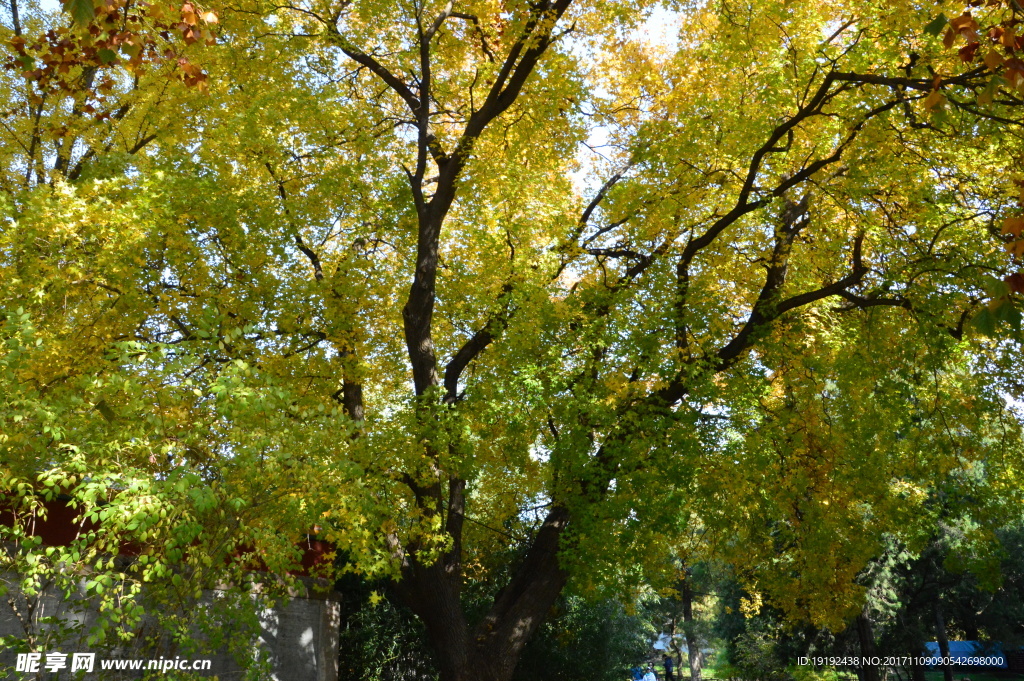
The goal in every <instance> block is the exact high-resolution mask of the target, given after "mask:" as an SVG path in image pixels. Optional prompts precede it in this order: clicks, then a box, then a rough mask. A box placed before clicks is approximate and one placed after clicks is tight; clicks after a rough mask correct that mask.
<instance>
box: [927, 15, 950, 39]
mask: <svg viewBox="0 0 1024 681" xmlns="http://www.w3.org/2000/svg"><path fill="white" fill-rule="evenodd" d="M948 23H949V19H947V18H946V15H945V14H940V15H939V16H937V17H935V18H934V19H932V20H931V21H930V22H928V25H927V26H925V27H924V32H925V33H927V34H928V35H933V36H936V37H938V35H939V34H940V33H942V29H944V28H946V24H948Z"/></svg>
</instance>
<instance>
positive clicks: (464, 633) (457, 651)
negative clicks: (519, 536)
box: [398, 507, 569, 681]
mask: <svg viewBox="0 0 1024 681" xmlns="http://www.w3.org/2000/svg"><path fill="white" fill-rule="evenodd" d="M568 520H569V516H568V512H567V511H566V510H565V509H562V508H559V507H556V508H553V509H552V510H551V511H550V512H549V513H548V516H547V518H546V519H545V520H544V523H543V524H542V525H541V528H540V530H539V531H538V532H537V536H536V538H535V539H534V541H533V544H532V545H531V547H530V549H529V551H527V554H526V557H525V558H524V559H523V562H522V563H521V564H520V565H519V567H518V569H517V570H516V572H515V574H514V576H513V577H512V579H511V581H510V582H509V583H508V585H507V586H506V587H505V588H504V589H502V590H501V592H499V593H498V595H497V596H496V597H495V599H494V603H493V604H492V606H491V608H490V610H489V611H488V613H487V614H486V616H485V617H484V618H483V620H481V621H480V622H479V624H477V625H476V626H475V627H474V628H472V629H470V628H469V627H468V625H467V622H466V619H465V615H464V613H463V609H462V603H461V598H460V596H461V594H460V588H459V587H460V585H461V579H462V575H461V571H460V570H459V569H457V566H456V564H455V562H454V560H446V559H442V560H439V561H437V562H436V563H434V564H432V565H428V566H422V565H417V564H415V563H411V565H410V567H409V568H408V569H407V570H406V571H405V573H404V574H403V578H402V582H401V583H400V584H399V585H398V593H399V595H400V597H401V598H402V599H403V600H404V601H405V602H406V604H407V605H408V606H409V607H410V608H411V609H412V610H413V612H415V613H416V614H417V615H418V616H419V617H420V619H421V620H422V621H423V624H424V625H425V627H426V630H427V635H428V637H429V638H430V642H431V644H432V646H433V648H434V651H435V654H436V656H437V662H438V667H439V671H440V673H441V677H440V678H441V681H509V679H511V678H512V674H513V672H515V668H516V664H518V662H519V656H520V655H521V654H522V651H523V647H524V646H525V645H526V643H527V641H529V639H530V637H531V636H532V635H533V633H534V632H535V631H536V629H537V627H538V626H539V625H540V624H541V622H543V621H544V618H545V617H546V616H547V615H548V612H549V611H550V610H551V607H552V606H553V605H554V603H555V601H556V600H557V598H558V596H559V594H561V592H562V589H563V588H564V587H565V583H566V580H567V574H566V573H565V571H564V570H562V569H561V567H560V566H559V564H558V549H559V542H560V540H561V537H562V534H563V533H564V531H565V528H566V526H567V525H568ZM452 558H453V557H452Z"/></svg>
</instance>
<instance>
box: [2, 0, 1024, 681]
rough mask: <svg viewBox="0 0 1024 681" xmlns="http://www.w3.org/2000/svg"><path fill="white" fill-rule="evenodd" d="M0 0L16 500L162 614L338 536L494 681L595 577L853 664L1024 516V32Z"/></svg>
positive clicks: (642, 6) (528, 7) (507, 9)
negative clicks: (141, 585)
mask: <svg viewBox="0 0 1024 681" xmlns="http://www.w3.org/2000/svg"><path fill="white" fill-rule="evenodd" d="M7 1H8V3H9V4H8V7H9V10H10V11H9V12H8V14H7V21H6V23H5V26H4V28H3V31H4V36H3V37H4V40H5V42H6V43H7V44H8V45H9V47H10V61H9V62H8V64H9V68H8V70H7V71H6V72H5V73H4V75H3V80H2V82H0V88H2V91H3V97H2V98H3V100H4V101H5V102H6V104H5V107H6V109H5V111H4V119H3V120H4V128H3V131H2V132H0V134H2V135H3V140H4V141H3V145H2V151H0V159H2V161H0V163H2V168H0V170H2V173H3V174H2V176H0V186H2V190H3V194H2V197H0V198H2V201H3V203H2V209H3V212H4V213H3V223H2V233H0V294H2V299H3V306H4V307H3V310H4V312H3V314H4V319H5V339H6V342H7V345H6V346H5V347H6V348H7V349H6V350H5V353H6V354H5V355H4V356H3V368H4V373H3V374H2V378H3V381H4V388H5V391H6V392H5V395H6V397H4V398H3V399H4V400H5V401H4V402H3V405H2V408H3V412H2V416H3V418H4V419H5V420H4V432H3V435H2V436H0V447H2V448H3V450H2V451H3V462H4V465H5V466H6V467H7V468H6V470H5V472H4V478H3V481H4V487H5V488H6V489H7V490H10V491H12V492H18V493H21V494H23V495H24V494H27V493H28V492H26V490H30V489H34V487H35V486H40V485H49V486H50V488H52V489H58V490H60V491H62V492H63V493H65V494H68V495H70V497H71V498H72V499H74V500H76V503H81V504H83V505H84V506H85V507H86V508H87V509H95V508H96V507H95V504H96V503H97V502H98V500H100V499H101V498H104V497H106V498H108V500H113V501H117V500H121V501H123V502H124V504H128V501H127V500H128V499H130V498H134V499H136V503H135V506H131V508H132V509H134V511H132V513H128V512H126V513H125V514H123V515H118V514H116V513H112V512H105V513H98V514H97V516H96V517H97V519H98V520H99V521H102V522H103V523H106V524H105V525H104V527H106V528H108V529H109V530H110V531H111V532H114V533H117V536H118V537H119V540H120V539H124V538H128V537H134V538H135V539H136V540H137V541H141V542H143V543H144V544H146V545H148V546H150V547H151V548H150V549H148V550H149V551H150V552H151V553H152V554H153V556H154V557H153V558H151V559H149V562H148V563H144V564H143V565H142V567H140V568H139V569H141V570H144V571H146V570H148V572H146V574H147V575H148V577H149V578H151V579H158V578H160V577H161V575H163V574H164V572H162V569H163V568H161V570H156V571H154V570H153V568H152V566H153V565H154V564H156V565H161V566H167V569H168V570H170V569H171V568H173V567H174V566H176V565H180V564H181V563H182V562H185V563H188V564H189V565H190V566H191V569H192V570H193V571H194V572H193V573H192V574H195V575H198V574H200V568H203V567H204V566H205V568H206V569H209V570H212V569H213V568H212V567H211V566H216V565H219V564H221V563H220V562H218V560H216V559H212V558H211V553H214V552H216V551H224V552H230V551H234V552H238V551H241V550H246V551H248V550H251V551H254V552H257V553H259V554H261V556H262V558H263V560H264V561H265V563H266V564H268V565H269V566H270V567H272V568H275V569H277V568H279V569H281V570H284V569H285V568H286V567H287V565H288V560H289V558H290V557H291V555H292V553H293V552H292V550H291V546H292V542H293V541H294V539H295V538H296V537H297V536H298V535H300V534H301V533H303V532H306V531H308V530H309V528H311V527H314V526H317V527H319V528H320V529H319V531H320V532H322V534H323V535H324V536H326V537H327V538H329V539H331V540H332V541H333V542H335V543H336V545H337V546H338V547H339V555H340V556H342V559H341V560H340V561H339V562H340V564H344V565H346V566H347V568H348V569H352V570H357V571H366V572H376V573H382V572H383V573H389V574H391V575H393V577H394V578H395V579H396V580H397V585H396V589H397V591H398V593H399V594H400V596H401V598H402V599H403V600H404V602H405V603H406V604H407V605H408V606H409V608H411V610H412V611H413V612H415V613H416V615H417V616H418V617H419V618H420V619H421V620H422V622H423V624H424V626H425V630H426V632H427V635H428V636H429V638H430V641H431V643H432V645H433V647H434V649H435V651H436V654H437V661H438V664H439V667H440V669H441V676H442V679H444V681H466V680H468V679H474V680H479V681H504V680H507V679H509V678H510V677H511V675H512V673H513V670H514V668H515V665H516V661H517V659H518V656H519V654H520V652H521V651H522V649H523V646H524V645H525V643H526V641H527V640H528V639H529V638H530V636H531V634H532V633H533V632H534V631H535V630H536V629H537V627H538V625H539V624H540V622H541V621H542V620H543V619H544V618H545V616H546V614H547V613H548V611H549V610H550V608H551V607H552V605H553V604H554V603H555V602H556V599H557V598H558V597H559V595H560V594H561V593H562V592H563V590H564V589H565V588H566V585H567V584H568V583H569V582H570V580H573V583H574V584H575V588H577V589H578V590H580V591H583V592H587V591H592V590H594V589H598V588H603V587H606V586H608V585H609V583H610V582H618V583H620V584H628V582H629V581H630V580H637V579H640V578H641V576H643V575H647V576H657V575H659V574H661V575H664V579H666V580H668V583H671V580H672V579H674V577H675V575H673V574H672V573H673V571H674V568H672V567H671V566H673V565H677V564H679V562H678V561H679V560H680V559H681V560H682V561H683V563H684V564H685V563H687V562H692V560H693V559H695V558H696V557H698V555H699V553H700V552H701V551H710V550H719V551H720V552H721V553H722V555H727V556H730V557H731V558H732V559H734V560H736V561H737V562H739V563H743V562H744V561H747V562H748V563H750V564H753V563H755V562H756V563H757V564H758V565H759V566H761V569H762V571H761V573H757V571H752V572H750V573H749V574H750V575H751V579H755V578H756V579H761V580H762V581H763V582H764V583H765V584H767V585H768V587H766V588H768V590H769V595H773V597H775V598H777V599H778V600H779V602H780V603H782V604H783V605H784V606H786V607H787V609H788V610H789V611H791V612H793V613H794V614H798V615H803V616H807V617H809V618H810V619H813V620H815V621H817V622H819V623H830V624H833V625H834V624H836V623H837V622H841V621H842V620H843V619H844V618H846V617H849V616H850V615H851V614H855V613H856V612H857V611H858V604H857V598H858V596H859V594H860V592H859V591H858V589H859V587H857V584H856V579H855V578H856V575H857V573H858V572H859V571H860V569H861V568H862V567H863V566H864V565H865V564H866V563H867V562H868V561H869V560H870V559H871V558H872V557H873V556H874V555H877V554H878V553H879V552H880V551H881V550H882V541H881V537H882V536H883V535H885V534H887V533H890V534H891V533H896V534H899V533H901V532H916V531H920V526H921V524H923V523H927V521H928V520H927V519H928V517H929V516H928V512H927V509H926V508H925V505H924V499H926V498H927V489H928V487H929V485H931V484H932V481H933V480H934V479H935V476H945V475H947V474H949V472H950V471H951V470H954V469H965V470H967V469H970V470H977V469H979V468H983V469H985V470H987V471H989V473H988V474H989V475H992V474H994V473H992V472H996V473H998V474H1002V473H1006V472H1007V471H1010V473H1008V475H1010V477H1008V478H1005V479H1004V482H1005V483H1006V484H1004V485H1003V486H1002V487H1000V489H1003V490H1006V491H1010V492H1014V491H1015V490H1016V486H1015V484H1014V483H1013V482H1012V481H1013V480H1014V479H1016V478H1014V477H1013V475H1011V474H1012V470H1011V468H1010V467H1011V465H1012V463H1011V462H1012V461H1013V458H1012V457H1009V456H1008V455H1009V454H1011V453H1013V452H1015V451H1016V448H1017V442H1018V433H1019V428H1018V424H1017V421H1016V419H1015V418H1013V417H1012V415H1011V414H1010V413H1009V412H1007V410H1006V407H1005V400H1004V396H1005V394H1007V393H1011V394H1012V393H1015V391H1016V387H1015V384H1014V382H1013V379H1014V377H1013V374H1012V372H1010V371H1006V370H1005V367H1006V366H1007V365H1008V362H1010V361H1011V360H1012V352H1013V350H1014V346H1013V345H1012V344H1010V343H1007V342H1004V343H995V342H993V341H990V340H988V339H987V338H986V337H985V336H984V335H982V334H980V333H978V332H976V331H975V326H977V327H980V328H981V330H982V331H985V332H986V333H989V334H991V333H993V332H994V331H996V324H997V323H998V322H999V320H1007V321H1009V322H1011V323H1012V322H1014V321H1015V318H1016V319H1017V320H1019V315H1018V314H1017V313H1016V312H1015V311H1014V310H1015V308H1014V296H1015V295H1016V294H1015V293H1014V291H1016V290H1017V289H1019V288H1022V287H1021V286H1020V285H1019V283H1024V280H1021V279H1020V277H1019V275H1017V278H1014V277H1013V276H1010V275H1011V271H1012V269H1011V268H1012V264H1013V263H1012V261H1011V257H1019V256H1020V255H1021V253H1020V249H1017V248H1016V247H1015V246H1012V248H1011V250H1013V251H1014V256H1010V255H1007V254H1006V253H1005V252H1004V249H1003V248H1002V244H1001V240H1002V239H1003V238H1009V239H1012V238H1014V237H1016V236H1019V235H1020V232H1021V227H1022V226H1024V221H1019V220H1017V219H1016V218H1015V211H1016V196H1015V195H1014V190H1013V186H1012V184H1011V181H1012V180H1013V179H1014V178H1015V177H1016V176H1015V175H1014V172H1015V168H1016V163H1017V160H1018V158H1019V152H1020V142H1021V140H1020V137H1019V132H1018V130H1019V123H1018V122H1017V121H1018V120H1019V119H1020V114H1019V112H1018V107H1019V105H1020V104H1021V101H1020V99H1019V90H1018V89H1017V87H1018V86H1019V85H1020V83H1021V81H1022V80H1024V63H1022V62H1020V61H1019V60H1016V58H1015V57H1014V54H1015V51H1016V49H1017V42H1016V38H1015V34H1014V32H1015V30H1016V21H1017V16H1016V14H1015V13H1016V12H1019V10H1018V9H1017V5H1016V3H1012V2H1011V3H1002V2H989V3H987V4H986V5H985V6H984V7H979V8H977V9H975V10H973V11H974V14H975V15H974V16H972V15H971V14H970V13H964V14H960V12H961V9H962V8H957V9H956V11H955V12H953V11H951V10H950V9H949V8H948V7H946V8H945V11H946V12H949V13H950V15H951V16H953V17H954V18H953V19H952V21H950V20H948V19H946V18H945V15H940V13H939V9H940V8H939V7H937V6H935V5H934V4H933V3H931V2H925V3H912V2H891V1H886V2H875V1H873V0H872V1H864V0H858V1H853V0H834V1H820V2H818V1H814V2H800V3H794V2H783V1H781V0H777V1H776V0H771V1H768V2H756V3H755V2H742V1H738V2H734V1H732V0H729V1H726V0H721V1H719V2H715V1H711V2H706V3H705V2H692V3H674V4H671V5H669V6H668V7H655V5H654V3H637V2H627V1H625V0H622V1H616V0H601V1H597V0H593V1H591V0H587V1H584V0H536V1H534V2H527V1H523V0H511V1H507V2H498V1H492V0H480V1H477V0H466V1H464V2H461V1H460V2H452V1H447V2H446V1H441V0H437V1H435V0H423V1H422V2H421V1H419V0H409V1H408V2H405V1H402V2H376V1H370V0H366V1H362V0H359V1H352V0H295V1H294V2H280V3H264V2H259V1H257V0H239V1H238V2H231V3H224V4H220V5H217V6H212V5H211V6H210V7H200V6H198V5H197V4H194V3H186V4H185V5H184V6H182V7H177V6H176V5H170V6H168V7H165V8H163V9H161V6H162V5H161V3H155V4H152V5H139V6H135V5H132V4H131V3H124V2H120V1H119V0H115V1H113V2H106V3H100V4H96V5H94V6H93V5H89V4H88V3H87V2H82V1H80V0H73V1H72V2H69V3H67V6H66V7H67V9H69V10H70V11H71V13H72V14H73V15H74V18H73V19H72V18H66V15H60V14H56V13H50V14H47V13H46V12H44V11H42V10H40V8H38V7H37V6H35V5H29V6H27V7H26V6H21V7H19V5H18V2H17V0H7ZM971 4H972V5H979V4H981V3H979V2H972V3H971ZM210 10H214V11H213V12H211V11H210ZM655 10H656V11H655ZM652 11H655V13H654V15H653V17H652V15H651V12H652ZM168 16H173V17H174V18H173V19H168V18H167V17H168ZM666 25H667V26H669V28H670V30H668V31H666V32H664V34H663V36H662V37H661V38H658V37H657V35H658V34H659V32H660V31H659V29H660V28H661V27H663V26H666ZM990 29H991V30H990ZM47 30H50V31H51V32H50V33H46V31H47ZM214 33H216V34H217V35H216V36H214ZM193 43H195V44H193ZM958 47H962V49H960V51H959V52H957V48H958ZM1018 66H1020V67H1021V68H1020V69H1018V68H1017V67H1018ZM1004 221H1005V226H1006V229H1005V231H1007V232H1009V233H1010V234H1011V235H1012V236H1011V237H1000V236H999V232H1000V225H1003V224H1004ZM979 311H980V313H979ZM972 319H976V320H977V322H976V324H974V325H972V323H971V320H972ZM999 328H1009V327H1008V326H1003V327H999ZM765 471H767V473H766V474H765V476H762V473H763V472H765ZM1014 475H1015V474H1014ZM758 481H761V482H764V483H765V484H769V485H771V487H770V488H766V489H765V492H764V493H763V494H758V493H754V492H756V490H751V489H749V485H751V484H756V483H758ZM1006 481H1009V482H1006ZM103 490H107V491H106V492H104V491H103ZM133 494H134V495H135V496H134V497H133V496H132V495H133ZM161 495H165V496H161ZM166 495H170V496H166ZM161 498H163V499H171V498H173V503H171V502H169V501H168V502H167V503H165V504H164V505H163V506H160V505H158V504H156V502H153V503H152V504H150V505H147V504H149V503H150V502H149V501H147V500H151V499H161ZM139 499H142V501H138V500H139ZM26 503H27V502H26ZM104 508H107V507H104ZM149 508H152V509H158V510H160V511H161V512H162V513H163V515H160V513H158V512H157V511H156V510H153V511H152V512H147V511H146V509H149ZM133 513H134V515H133ZM133 518H134V519H135V520H136V522H134V523H133V522H131V519H133ZM183 528H184V529H183ZM736 528H741V529H740V530H737V529H736ZM742 528H746V529H745V530H743V529H742ZM737 531H740V532H745V533H746V534H744V535H741V536H743V537H745V539H744V540H743V541H742V542H735V541H732V540H731V538H730V536H727V535H728V533H731V532H737ZM197 536H201V537H205V538H206V539H207V541H203V542H196V541H195V538H196V537H197ZM510 538H511V539H512V540H513V541H514V542H515V543H516V544H517V545H519V544H521V545H522V546H525V547H526V548H525V549H524V550H523V551H521V552H518V553H517V554H515V559H514V560H513V561H511V562H508V561H505V560H502V559H500V557H507V556H509V555H510V554H509V552H508V551H507V550H506V547H507V545H508V543H509V541H510ZM156 539H163V540H165V541H164V542H160V541H155V540H156ZM97 550H100V549H97ZM772 552H776V553H777V554H778V555H780V556H786V558H785V559H780V560H772V559H771V555H770V554H772ZM766 555H767V556H768V557H767V558H765V556H766ZM822 555H823V556H824V557H825V559H824V560H820V559H819V560H815V557H816V556H822ZM623 565H627V566H629V569H623V568H622V567H621V566H623ZM634 566H635V569H634ZM766 566H767V567H766ZM484 575H486V579H490V580H494V579H501V580H503V581H504V584H503V586H502V588H500V589H498V590H497V591H496V595H495V596H494V597H493V600H492V602H491V603H490V604H489V606H488V607H487V608H486V609H485V610H484V611H483V612H479V613H476V612H474V613H472V616H471V615H470V614H467V612H466V610H465V608H464V600H465V599H464V598H463V596H462V592H463V589H464V587H465V585H466V583H467V580H474V579H482V578H484V577H482V576H484ZM757 575H760V576H757ZM809 587H810V588H809ZM801 589H803V590H804V592H803V593H799V594H797V591H799V590H801ZM815 589H817V591H815Z"/></svg>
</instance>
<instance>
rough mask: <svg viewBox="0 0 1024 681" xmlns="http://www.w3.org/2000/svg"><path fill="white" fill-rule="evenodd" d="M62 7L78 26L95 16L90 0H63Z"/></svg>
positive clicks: (94, 9)
mask: <svg viewBox="0 0 1024 681" xmlns="http://www.w3.org/2000/svg"><path fill="white" fill-rule="evenodd" d="M64 9H65V10H66V11H67V12H68V14H70V15H71V17H72V18H73V19H74V20H75V23H76V24H78V25H79V26H84V25H85V24H87V23H89V22H90V21H92V20H93V18H95V16H96V8H95V7H93V4H92V0H65V2H64Z"/></svg>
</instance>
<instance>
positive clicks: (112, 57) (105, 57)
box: [96, 49, 117, 64]
mask: <svg viewBox="0 0 1024 681" xmlns="http://www.w3.org/2000/svg"><path fill="white" fill-rule="evenodd" d="M96 55H97V56H98V57H99V58H100V61H101V62H103V63H104V64H113V63H114V62H116V61H117V52H114V51H113V50H108V49H102V50H100V51H99V52H97V53H96Z"/></svg>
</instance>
